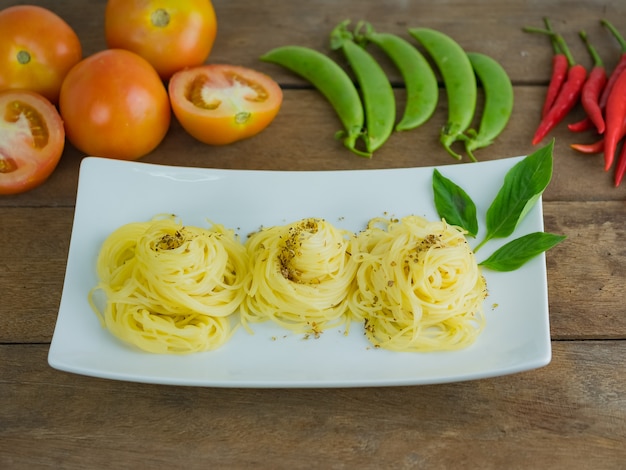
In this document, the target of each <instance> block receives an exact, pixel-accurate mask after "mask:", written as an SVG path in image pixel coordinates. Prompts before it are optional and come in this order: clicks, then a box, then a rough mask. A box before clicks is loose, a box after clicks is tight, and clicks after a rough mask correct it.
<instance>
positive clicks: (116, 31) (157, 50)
mask: <svg viewBox="0 0 626 470" xmlns="http://www.w3.org/2000/svg"><path fill="white" fill-rule="evenodd" d="M104 31H105V36H106V41H107V45H108V46H109V48H121V49H127V50H129V51H133V52H135V53H137V54H139V55H140V56H142V57H143V58H144V59H146V60H147V61H148V62H150V63H151V64H152V66H153V67H154V68H155V69H156V71H157V72H158V73H159V75H160V76H161V78H162V79H164V80H167V79H169V78H170V77H171V76H172V74H174V73H175V72H178V71H179V70H182V69H183V68H185V67H194V66H197V65H201V64H202V63H204V61H205V60H206V59H207V57H209V54H210V53H211V49H212V48H213V43H214V41H215V36H216V34H217V19H216V17H215V10H214V9H213V4H212V3H211V2H210V0H185V1H181V0H109V1H108V2H107V5H106V10H105V17H104Z"/></svg>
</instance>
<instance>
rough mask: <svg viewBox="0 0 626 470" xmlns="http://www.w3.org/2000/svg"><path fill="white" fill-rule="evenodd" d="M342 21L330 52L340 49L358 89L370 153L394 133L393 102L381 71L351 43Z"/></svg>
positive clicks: (389, 85)
mask: <svg viewBox="0 0 626 470" xmlns="http://www.w3.org/2000/svg"><path fill="white" fill-rule="evenodd" d="M348 24H349V21H348V20H346V21H343V22H342V23H340V24H339V25H338V26H337V27H336V28H335V29H333V31H332V33H331V35H330V47H331V49H334V50H337V49H341V50H342V51H343V54H344V55H345V57H346V59H347V60H348V63H349V64H350V67H351V68H352V70H353V72H354V74H355V76H356V79H357V82H358V83H359V86H360V88H361V95H362V97H363V106H364V110H365V128H366V131H365V134H366V135H365V147H366V149H367V151H368V152H369V153H370V154H371V153H373V152H374V151H376V150H377V149H379V148H380V147H381V146H382V145H383V144H384V143H385V142H386V141H387V139H388V138H389V136H390V135H391V133H392V132H393V126H394V123H395V121H396V99H395V96H394V94H393V88H391V83H389V79H388V78H387V75H385V72H384V71H383V69H382V68H381V67H380V65H378V62H376V59H374V58H373V57H372V56H371V55H370V54H369V53H368V52H367V51H366V50H364V49H363V48H362V47H360V46H358V45H357V44H356V43H355V42H354V37H353V35H352V33H351V32H349V31H348V30H347V28H346V27H347V25H348Z"/></svg>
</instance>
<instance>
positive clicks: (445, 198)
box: [433, 169, 478, 237]
mask: <svg viewBox="0 0 626 470" xmlns="http://www.w3.org/2000/svg"><path fill="white" fill-rule="evenodd" d="M433 191H434V193H435V206H436V207H437V212H438V213H439V214H446V216H445V219H446V221H447V222H448V223H449V224H451V225H457V226H459V227H463V228H464V229H465V230H467V234H468V235H470V236H471V237H476V234H478V219H477V218H476V204H474V201H472V198H470V197H469V196H468V195H467V193H466V192H465V191H464V190H463V188H461V187H460V186H458V185H457V184H455V183H453V182H452V181H451V180H449V179H448V178H446V177H445V176H443V175H442V174H441V173H440V172H439V171H438V170H437V169H435V172H434V173H433ZM442 217H443V216H442Z"/></svg>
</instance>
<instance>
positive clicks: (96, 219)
mask: <svg viewBox="0 0 626 470" xmlns="http://www.w3.org/2000/svg"><path fill="white" fill-rule="evenodd" d="M521 158H522V157H515V158H507V159H501V160H496V161H492V162H481V163H468V164H455V165H447V166H442V167H439V171H441V173H442V174H443V175H444V176H446V177H447V178H450V179H452V180H453V181H454V182H456V183H457V184H458V185H460V186H461V187H462V188H464V189H465V191H466V192H467V193H468V194H469V195H470V196H471V197H472V199H473V200H474V202H475V203H476V205H477V207H478V213H479V224H480V227H481V232H479V234H478V237H477V240H480V239H481V235H484V229H483V227H484V214H485V211H486V209H487V208H488V206H489V204H490V203H491V201H492V200H493V198H494V197H495V195H496V193H497V191H498V190H499V188H500V186H501V185H502V181H503V178H504V175H505V174H506V172H507V171H508V170H509V169H510V168H511V167H512V166H513V165H514V164H515V163H517V162H519V161H520V159H521ZM432 174H433V168H432V167H425V168H406V169H387V170H357V171H315V172H309V171H307V172H304V171H302V172H293V171H245V170H215V169H200V168H183V167H170V166H163V165H153V164H147V163H139V162H123V161H116V160H108V159H102V158H94V157H89V158H85V159H84V160H83V162H82V164H81V168H80V177H79V185H78V195H77V200H76V211H75V216H74V225H73V229H72V237H71V242H70V250H69V256H68V262H67V270H66V275H65V282H64V286H63V294H62V297H61V304H60V307H59V314H58V318H57V324H56V328H55V331H54V336H53V338H52V344H51V346H50V352H49V355H48V361H49V364H50V365H51V366H52V367H54V368H56V369H60V370H63V371H68V372H73V373H77V374H84V375H90V376H96V377H102V378H109V379H118V380H128V381H136V382H148V383H159V384H176V385H194V386H211V387H259V388H261V387H357V386H392V385H418V384H432V383H444V382H455V381H462V380H472V379H480V378H486V377H494V376H499V375H505V374H511V373H516V372H520V371H524V370H529V369H534V368H538V367H542V366H544V365H546V364H548V363H549V362H550V359H551V345H550V328H549V316H548V293H547V279H546V264H545V256H544V255H541V256H538V257H536V258H534V259H533V260H531V261H530V262H529V263H528V264H526V265H525V266H524V267H522V268H521V269H519V270H517V271H514V272H510V273H496V272H493V271H488V270H485V271H484V274H485V278H486V279H487V286H488V290H489V297H488V298H487V300H486V301H485V312H486V317H487V326H486V328H485V330H484V331H483V333H482V334H481V335H480V336H479V338H478V339H477V341H476V343H475V344H473V345H472V346H470V347H468V348H466V349H463V350H460V351H454V352H437V353H398V352H390V351H386V350H381V349H375V348H372V347H371V345H370V343H369V342H368V341H367V339H366V338H365V337H364V335H363V328H362V325H360V324H354V325H353V326H352V328H351V330H350V334H349V335H347V336H346V335H344V334H343V331H340V330H336V331H335V330H330V331H326V332H324V333H323V334H322V335H321V336H320V338H317V339H313V338H309V339H304V338H303V337H302V336H298V335H294V334H292V333H290V332H287V331H286V330H283V329H281V328H280V327H277V326H274V325H273V324H269V323H265V324H260V325H258V324H255V325H254V330H255V334H254V335H250V334H249V333H247V332H246V331H245V330H244V329H242V328H240V329H239V330H237V332H236V333H235V335H234V336H233V337H232V339H231V340H230V341H229V342H228V343H226V345H224V346H223V347H222V348H220V349H219V350H216V351H211V352H206V353H197V354H192V355H183V356H178V355H155V354H150V353H144V352H141V351H138V350H137V349H133V348H131V347H128V346H126V345H124V344H122V343H121V342H119V341H117V340H116V339H115V338H114V337H113V336H112V335H111V334H110V333H109V332H108V331H107V330H105V329H103V328H102V327H101V326H100V323H99V321H98V318H97V317H96V315H95V314H94V313H93V312H92V310H91V308H90V306H89V303H88V301H87V293H88V291H89V290H90V289H91V288H92V287H93V286H94V285H95V284H96V283H97V278H96V274H95V263H96V257H97V255H98V252H99V249H100V245H101V244H102V242H103V241H104V239H105V238H106V237H107V236H108V235H109V234H110V233H111V232H112V231H113V230H115V229H116V228H117V227H119V226H121V225H123V224H126V223H129V222H139V221H146V220H149V219H151V218H152V217H153V216H155V215H157V214H162V213H172V214H176V215H177V216H179V217H180V218H181V220H182V221H183V223H185V224H188V225H199V226H203V227H205V226H208V224H207V222H206V221H207V219H210V220H212V221H214V222H216V223H221V224H223V225H225V226H226V227H230V228H232V229H235V230H236V231H237V232H238V233H239V234H240V235H241V239H242V241H245V239H246V236H247V234H249V233H251V232H253V231H255V230H257V229H258V228H259V227H261V226H270V225H276V224H281V225H282V224H286V223H290V222H293V221H296V220H299V219H302V218H305V217H320V218H325V219H326V220H328V221H329V222H331V223H333V224H334V225H336V226H338V227H343V228H346V229H349V230H352V231H354V232H358V231H360V230H362V229H363V228H364V227H365V224H366V222H367V221H368V220H369V219H371V218H372V217H376V216H382V215H387V216H397V217H401V216H405V215H410V214H415V215H421V216H424V217H427V218H428V219H430V220H436V219H438V216H437V213H436V210H435V207H434V203H433V193H432ZM540 230H543V214H542V206H541V201H539V203H538V204H537V205H536V206H535V207H534V208H533V210H532V211H531V212H530V213H529V214H528V216H527V217H526V218H525V219H524V221H523V222H522V223H521V224H520V226H519V227H518V231H517V232H516V233H515V234H514V237H517V236H521V235H523V234H525V233H529V232H534V231H540ZM506 241H508V240H500V241H490V242H489V243H488V244H486V245H485V246H484V247H483V248H481V250H480V251H479V252H478V254H477V258H478V260H479V261H481V260H483V259H485V258H486V257H487V256H488V255H489V254H490V253H491V252H493V250H494V249H496V248H497V247H499V246H501V245H502V244H504V243H505V242H506ZM470 244H473V245H475V241H474V240H472V239H470Z"/></svg>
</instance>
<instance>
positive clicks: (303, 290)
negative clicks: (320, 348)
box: [241, 218, 357, 335]
mask: <svg viewBox="0 0 626 470" xmlns="http://www.w3.org/2000/svg"><path fill="white" fill-rule="evenodd" d="M354 242H355V235H354V234H353V233H351V232H349V231H346V230H340V229H338V228H336V227H334V226H333V225H332V224H330V223H329V222H327V221H325V220H323V219H315V218H308V219H302V220H300V221H297V222H294V223H291V224H289V225H284V226H280V225H277V226H272V227H267V228H263V229H262V230H260V231H258V232H256V233H254V234H252V235H251V236H250V238H249V239H248V240H247V242H246V248H247V250H248V255H249V259H250V272H251V277H250V280H249V283H248V285H247V288H246V291H247V297H246V299H245V300H244V302H243V304H242V306H241V318H242V322H243V324H244V325H245V326H246V327H247V328H248V330H251V328H250V326H249V324H250V323H251V322H261V321H265V320H272V321H274V322H275V323H277V324H279V325H281V326H282V327H285V328H288V329H289V330H292V331H293V332H296V333H308V334H314V335H317V334H319V333H321V332H322V331H324V330H326V329H328V328H331V327H335V326H339V325H346V326H348V325H349V322H350V320H351V316H350V315H349V314H348V311H347V305H346V298H347V295H348V294H349V293H350V292H351V291H352V290H353V289H354V275H355V273H356V269H357V263H356V260H355V259H354V257H353V256H352V251H353V249H354Z"/></svg>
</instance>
